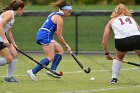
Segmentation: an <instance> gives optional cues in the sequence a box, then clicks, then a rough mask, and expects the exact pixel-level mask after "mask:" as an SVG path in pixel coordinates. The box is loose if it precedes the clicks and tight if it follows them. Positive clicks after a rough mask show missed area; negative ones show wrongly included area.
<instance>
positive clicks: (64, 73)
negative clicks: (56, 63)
mask: <svg viewBox="0 0 140 93" xmlns="http://www.w3.org/2000/svg"><path fill="white" fill-rule="evenodd" d="M137 69H139V68H127V69H121V70H123V71H127V70H137ZM108 71H111V70H92V71H91V72H108ZM63 73H64V74H75V73H84V72H83V71H73V72H63ZM44 75H46V74H44ZM14 76H15V77H26V76H28V75H14ZM0 77H5V76H0Z"/></svg>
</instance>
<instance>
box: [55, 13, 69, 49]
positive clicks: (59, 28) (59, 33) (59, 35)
mask: <svg viewBox="0 0 140 93" xmlns="http://www.w3.org/2000/svg"><path fill="white" fill-rule="evenodd" d="M55 17H56V18H54V19H55V20H54V21H55V22H56V24H57V29H56V36H57V38H58V40H59V41H60V42H61V44H62V45H63V46H64V47H65V48H66V49H67V51H70V50H71V48H70V47H69V45H68V44H67V43H66V41H65V40H64V38H63V33H62V30H63V19H62V17H61V16H59V15H55Z"/></svg>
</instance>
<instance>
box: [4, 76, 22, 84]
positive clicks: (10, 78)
mask: <svg viewBox="0 0 140 93" xmlns="http://www.w3.org/2000/svg"><path fill="white" fill-rule="evenodd" d="M4 82H15V83H19V82H21V81H19V80H16V79H15V78H14V77H5V78H4Z"/></svg>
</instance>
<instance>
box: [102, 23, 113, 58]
mask: <svg viewBox="0 0 140 93" xmlns="http://www.w3.org/2000/svg"><path fill="white" fill-rule="evenodd" d="M111 23H112V20H110V21H109V22H108V23H107V25H106V26H105V29H104V34H103V40H102V46H103V49H104V52H105V55H106V58H107V59H108V60H112V59H113V58H112V57H111V56H110V54H109V50H108V41H109V36H110V32H111Z"/></svg>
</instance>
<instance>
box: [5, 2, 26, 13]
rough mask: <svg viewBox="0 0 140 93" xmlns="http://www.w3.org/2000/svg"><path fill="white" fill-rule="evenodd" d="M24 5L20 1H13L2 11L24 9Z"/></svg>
mask: <svg viewBox="0 0 140 93" xmlns="http://www.w3.org/2000/svg"><path fill="white" fill-rule="evenodd" d="M24 6H25V3H24V2H23V1H22V0H14V1H13V2H12V3H10V4H9V5H8V6H7V7H5V8H4V9H3V11H7V10H13V11H16V10H18V9H19V8H20V7H21V8H24Z"/></svg>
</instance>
